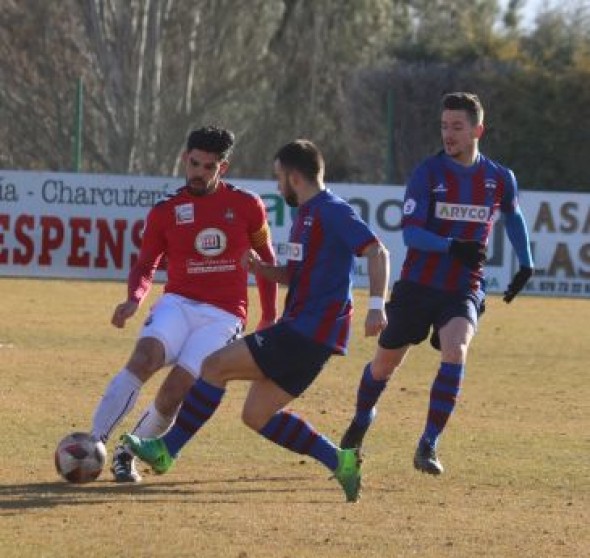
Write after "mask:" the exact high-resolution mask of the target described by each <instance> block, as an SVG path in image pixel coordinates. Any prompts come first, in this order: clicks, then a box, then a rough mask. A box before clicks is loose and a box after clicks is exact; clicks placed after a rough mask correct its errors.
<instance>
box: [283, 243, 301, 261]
mask: <svg viewBox="0 0 590 558" xmlns="http://www.w3.org/2000/svg"><path fill="white" fill-rule="evenodd" d="M285 247H286V250H285V253H286V256H287V259H288V260H293V261H295V262H302V261H303V244H300V243H298V242H287V243H286V245H285Z"/></svg>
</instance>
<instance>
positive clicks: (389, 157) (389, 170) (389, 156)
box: [385, 89, 394, 184]
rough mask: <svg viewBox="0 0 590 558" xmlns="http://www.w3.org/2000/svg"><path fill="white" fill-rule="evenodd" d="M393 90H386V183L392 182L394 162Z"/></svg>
mask: <svg viewBox="0 0 590 558" xmlns="http://www.w3.org/2000/svg"><path fill="white" fill-rule="evenodd" d="M393 151H394V144H393V91H392V90H391V89H390V90H389V91H388V92H387V153H386V157H385V165H386V167H385V177H386V179H387V184H393V180H394V163H393V159H394V157H393Z"/></svg>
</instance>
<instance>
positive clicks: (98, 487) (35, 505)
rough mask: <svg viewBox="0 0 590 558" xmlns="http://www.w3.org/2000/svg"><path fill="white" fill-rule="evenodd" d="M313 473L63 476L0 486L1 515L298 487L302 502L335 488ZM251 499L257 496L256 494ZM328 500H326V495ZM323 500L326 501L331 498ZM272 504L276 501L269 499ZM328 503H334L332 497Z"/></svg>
mask: <svg viewBox="0 0 590 558" xmlns="http://www.w3.org/2000/svg"><path fill="white" fill-rule="evenodd" d="M314 480H317V479H314V478H312V477H304V476H288V477H278V476H273V477H254V478H246V477H240V478H226V479H214V480H213V479H207V480H195V481H175V480H169V481H163V480H162V481H160V480H158V481H155V482H142V483H139V484H116V483H114V482H112V481H108V480H99V481H96V482H91V483H88V484H69V483H67V482H63V481H55V482H37V483H23V484H9V485H0V516H9V515H15V514H18V513H21V512H22V511H23V510H36V509H45V508H54V507H59V506H88V505H105V504H112V503H113V502H117V503H125V502H129V501H140V502H142V503H157V504H162V503H170V502H172V503H174V502H176V503H183V502H193V501H194V502H197V501H198V502H200V503H216V504H224V503H227V504H235V503H239V502H240V498H239V496H243V495H253V496H257V495H264V494H266V495H270V494H292V493H295V492H298V491H301V493H302V494H305V495H306V496H307V498H303V499H302V502H305V503H307V504H309V503H312V502H311V501H310V499H309V495H310V492H311V493H312V494H313V499H314V503H318V502H320V500H318V495H319V493H324V492H325V493H327V494H331V493H333V492H334V491H337V492H340V488H339V487H338V486H337V484H332V483H327V484H326V487H325V488H322V489H318V487H317V486H316V483H315V482H314ZM256 501H257V502H259V501H260V500H259V499H258V498H256ZM330 501H331V500H330ZM330 501H328V500H326V503H330ZM269 502H271V503H276V501H275V500H269ZM332 503H333V502H332Z"/></svg>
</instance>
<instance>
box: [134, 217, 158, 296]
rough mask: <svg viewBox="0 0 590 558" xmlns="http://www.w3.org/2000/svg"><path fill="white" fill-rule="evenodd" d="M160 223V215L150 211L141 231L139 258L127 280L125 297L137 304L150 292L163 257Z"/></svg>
mask: <svg viewBox="0 0 590 558" xmlns="http://www.w3.org/2000/svg"><path fill="white" fill-rule="evenodd" d="M161 221H162V217H161V215H159V214H158V211H157V210H156V209H155V208H154V209H152V210H151V211H150V213H149V214H148V217H147V221H146V225H145V229H144V231H143V237H142V240H141V248H140V250H139V256H138V258H137V261H136V262H135V265H134V266H133V267H132V269H131V271H130V272H129V277H128V279H127V297H128V299H129V300H134V301H135V302H137V303H139V304H141V302H142V301H143V299H144V298H145V297H146V296H147V295H148V293H149V292H150V289H151V287H152V282H153V280H154V274H155V273H156V269H157V267H158V264H159V263H160V260H161V259H162V256H163V255H164V251H165V247H166V244H165V238H164V234H163V231H162V226H161Z"/></svg>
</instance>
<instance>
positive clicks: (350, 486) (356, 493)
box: [334, 448, 361, 502]
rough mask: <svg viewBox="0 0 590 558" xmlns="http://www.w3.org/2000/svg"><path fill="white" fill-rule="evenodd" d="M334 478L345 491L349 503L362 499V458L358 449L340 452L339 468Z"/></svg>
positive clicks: (341, 450) (340, 450)
mask: <svg viewBox="0 0 590 558" xmlns="http://www.w3.org/2000/svg"><path fill="white" fill-rule="evenodd" d="M334 476H335V477H336V479H337V480H338V482H339V483H340V486H342V488H343V489H344V493H345V494H346V501H347V502H357V501H358V499H359V498H360V497H361V458H360V454H359V450H358V449H357V448H351V449H339V450H338V467H337V469H336V471H334Z"/></svg>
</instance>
